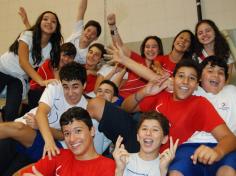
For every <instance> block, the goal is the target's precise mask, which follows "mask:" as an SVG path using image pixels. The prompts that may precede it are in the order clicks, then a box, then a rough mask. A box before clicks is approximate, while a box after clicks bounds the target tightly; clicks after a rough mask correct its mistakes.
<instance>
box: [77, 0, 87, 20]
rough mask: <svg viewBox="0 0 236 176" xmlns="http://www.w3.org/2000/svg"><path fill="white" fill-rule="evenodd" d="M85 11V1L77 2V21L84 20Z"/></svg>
mask: <svg viewBox="0 0 236 176" xmlns="http://www.w3.org/2000/svg"><path fill="white" fill-rule="evenodd" d="M86 9H87V0H79V7H78V14H77V19H76V20H77V21H80V20H83V19H84V14H85V12H86Z"/></svg>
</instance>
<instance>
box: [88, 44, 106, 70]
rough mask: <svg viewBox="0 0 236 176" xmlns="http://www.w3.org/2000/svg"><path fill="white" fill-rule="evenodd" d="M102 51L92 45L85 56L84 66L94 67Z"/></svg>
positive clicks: (99, 59)
mask: <svg viewBox="0 0 236 176" xmlns="http://www.w3.org/2000/svg"><path fill="white" fill-rule="evenodd" d="M101 58H102V51H101V50H100V49H98V48H97V47H95V46H93V47H91V48H90V49H89V51H88V54H87V56H86V66H88V67H89V68H96V65H97V64H98V63H99V62H100V61H101Z"/></svg>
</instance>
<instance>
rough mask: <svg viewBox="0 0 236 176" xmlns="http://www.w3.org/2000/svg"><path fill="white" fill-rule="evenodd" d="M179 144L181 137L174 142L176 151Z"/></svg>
mask: <svg viewBox="0 0 236 176" xmlns="http://www.w3.org/2000/svg"><path fill="white" fill-rule="evenodd" d="M178 144H179V139H177V140H176V141H175V144H174V152H176V150H177V147H178Z"/></svg>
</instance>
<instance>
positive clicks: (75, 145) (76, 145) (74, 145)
mask: <svg viewBox="0 0 236 176" xmlns="http://www.w3.org/2000/svg"><path fill="white" fill-rule="evenodd" d="M80 144H81V143H80V142H79V143H76V144H71V146H72V147H73V148H75V147H78V146H79V145H80Z"/></svg>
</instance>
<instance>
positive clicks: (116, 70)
mask: <svg viewBox="0 0 236 176" xmlns="http://www.w3.org/2000/svg"><path fill="white" fill-rule="evenodd" d="M125 73H126V69H125V68H120V67H119V66H118V64H116V65H115V66H113V68H112V69H111V70H110V72H109V73H108V74H107V75H106V76H103V75H101V74H98V76H97V79H96V83H95V88H94V90H96V89H97V88H98V87H99V85H100V83H101V82H102V81H103V80H111V78H112V77H113V76H114V75H116V76H115V78H113V80H112V82H114V83H115V84H116V86H117V87H119V86H120V84H121V81H122V80H123V77H124V75H125Z"/></svg>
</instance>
